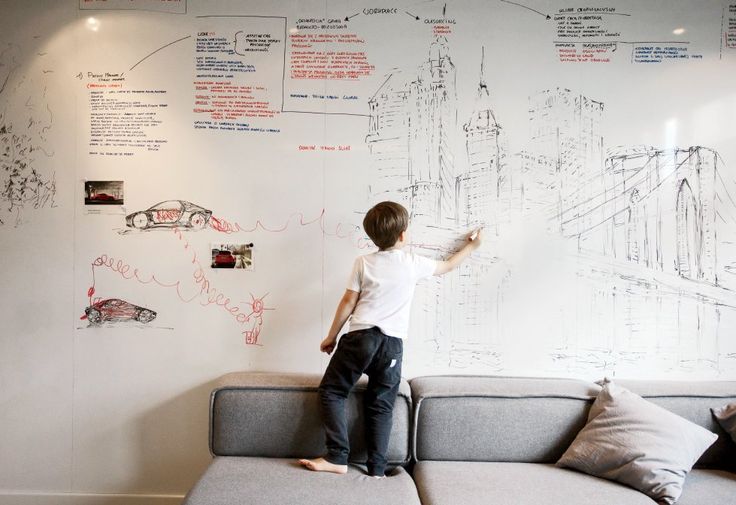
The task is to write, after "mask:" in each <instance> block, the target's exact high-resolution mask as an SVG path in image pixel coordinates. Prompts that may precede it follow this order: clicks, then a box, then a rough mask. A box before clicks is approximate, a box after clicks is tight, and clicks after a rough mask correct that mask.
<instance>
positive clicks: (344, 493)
mask: <svg viewBox="0 0 736 505" xmlns="http://www.w3.org/2000/svg"><path fill="white" fill-rule="evenodd" d="M248 503H257V504H259V505H286V504H298V505H311V504H314V505H325V504H334V505H340V504H345V505H348V504H350V505H386V504H389V503H391V504H397V505H420V504H419V496H418V495H417V489H416V486H415V485H414V482H413V481H412V479H411V477H410V476H409V474H407V473H406V471H405V470H404V469H403V468H401V467H397V468H396V469H395V470H393V471H392V472H391V473H390V474H389V476H388V477H386V478H385V479H376V478H374V477H369V476H368V475H366V474H365V473H364V472H363V471H362V470H360V469H359V468H356V467H354V466H350V467H349V470H348V473H347V474H346V475H336V474H332V473H322V472H311V471H309V470H306V469H305V468H302V467H301V466H300V465H299V463H298V462H297V461H296V460H294V459H282V458H248V457H224V456H223V457H216V458H215V459H214V460H213V462H212V464H211V465H210V466H209V468H208V469H207V471H206V472H205V473H204V475H203V476H202V478H200V479H199V481H198V482H197V484H196V485H195V486H194V487H193V488H192V490H191V491H190V492H189V494H187V496H186V498H185V499H184V502H183V505H244V504H248Z"/></svg>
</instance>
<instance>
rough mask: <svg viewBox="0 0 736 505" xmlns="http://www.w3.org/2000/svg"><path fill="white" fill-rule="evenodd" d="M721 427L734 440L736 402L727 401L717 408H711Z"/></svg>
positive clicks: (735, 439) (735, 440)
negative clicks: (727, 402) (726, 403)
mask: <svg viewBox="0 0 736 505" xmlns="http://www.w3.org/2000/svg"><path fill="white" fill-rule="evenodd" d="M711 410H712V411H713V415H714V416H715V417H716V419H717V420H718V424H720V425H721V428H723V429H724V430H726V431H727V432H728V434H729V435H731V438H732V439H733V441H734V442H736V403H729V404H728V405H724V406H723V407H720V408H717V409H711Z"/></svg>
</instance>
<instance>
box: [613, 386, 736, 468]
mask: <svg viewBox="0 0 736 505" xmlns="http://www.w3.org/2000/svg"><path fill="white" fill-rule="evenodd" d="M616 384H618V385H619V386H622V387H625V388H626V389H628V390H630V391H632V392H634V393H636V394H638V395H639V396H641V397H642V398H645V399H646V400H648V401H650V402H652V403H655V404H657V405H659V406H660V407H662V408H665V409H667V410H669V411H670V412H673V413H675V414H677V415H678V416H681V417H684V418H685V419H687V420H688V421H691V422H693V423H695V424H698V425H700V426H702V427H703V428H705V429H707V430H710V431H712V432H713V433H716V434H717V435H718V440H716V441H715V442H714V443H713V445H711V446H710V447H709V448H708V450H707V451H705V453H703V455H702V456H701V457H700V459H699V460H698V461H697V463H696V464H695V466H696V467H697V468H717V469H728V470H732V471H733V470H736V444H735V443H734V442H733V440H732V439H731V437H730V435H729V434H728V433H726V432H725V431H724V430H723V428H721V426H720V425H719V424H718V422H717V421H716V420H715V418H714V417H713V415H712V413H711V410H710V409H711V408H717V407H722V406H724V405H726V404H729V403H735V402H736V381H695V382H678V381H631V380H618V381H616Z"/></svg>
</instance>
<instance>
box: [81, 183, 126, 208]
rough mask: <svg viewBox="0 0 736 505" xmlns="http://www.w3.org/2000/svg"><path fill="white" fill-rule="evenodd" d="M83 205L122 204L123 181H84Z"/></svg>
mask: <svg viewBox="0 0 736 505" xmlns="http://www.w3.org/2000/svg"><path fill="white" fill-rule="evenodd" d="M84 204H85V205H123V181H85V183H84Z"/></svg>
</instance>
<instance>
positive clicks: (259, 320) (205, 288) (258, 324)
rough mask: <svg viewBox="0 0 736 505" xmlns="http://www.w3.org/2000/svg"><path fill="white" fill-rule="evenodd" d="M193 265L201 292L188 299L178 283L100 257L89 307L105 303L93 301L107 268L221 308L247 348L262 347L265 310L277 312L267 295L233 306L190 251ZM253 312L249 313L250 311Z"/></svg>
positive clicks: (185, 243) (89, 291) (95, 263)
mask: <svg viewBox="0 0 736 505" xmlns="http://www.w3.org/2000/svg"><path fill="white" fill-rule="evenodd" d="M172 231H173V232H174V234H175V235H176V236H177V237H178V238H179V240H180V241H182V242H183V248H184V250H185V251H189V250H190V249H191V247H190V244H189V241H187V240H186V238H184V234H183V233H182V232H181V231H180V230H179V229H178V228H174V229H173V230H172ZM191 253H192V256H191V261H190V263H191V264H192V265H194V266H195V268H194V271H193V272H192V280H193V281H194V283H195V284H196V285H197V286H198V287H199V290H198V292H196V293H195V294H194V295H193V296H190V297H186V296H184V295H182V292H181V288H182V281H175V282H162V281H160V280H159V279H157V278H156V276H155V275H153V274H151V275H142V274H141V272H140V270H139V269H137V268H133V267H132V266H131V265H130V264H128V263H126V262H125V261H123V260H121V259H117V260H116V259H115V258H113V257H111V256H108V255H107V254H102V255H100V256H98V257H97V258H96V259H95V260H94V261H93V262H92V264H91V267H92V285H91V286H90V287H89V288H88V289H87V296H88V297H89V305H90V306H91V305H93V304H94V303H96V302H99V301H100V300H102V298H100V297H96V298H93V297H94V295H95V293H96V291H97V288H96V285H97V280H96V270H97V269H98V268H105V269H107V270H110V271H111V272H113V273H115V274H118V275H119V276H120V277H122V278H123V279H125V280H132V281H136V282H138V283H140V284H143V285H151V284H155V285H158V286H161V287H164V288H175V289H176V294H177V296H178V298H179V299H180V300H181V301H182V302H183V303H191V302H193V301H195V300H197V299H199V303H200V305H202V306H203V307H208V306H215V307H220V308H221V309H222V310H224V311H225V312H226V313H228V314H229V315H230V316H231V317H232V318H234V319H235V321H236V322H237V323H238V324H239V325H240V326H241V328H243V329H242V330H241V334H242V335H243V336H244V337H245V342H246V344H249V345H261V344H259V343H258V338H259V336H260V334H261V330H262V328H263V313H264V311H266V310H276V309H275V308H272V307H266V306H265V304H264V302H263V299H264V298H265V297H266V296H267V295H268V293H267V294H266V295H263V296H262V297H260V298H256V297H255V296H254V295H253V294H252V293H251V301H250V302H248V303H246V308H245V309H244V308H241V307H240V305H239V304H233V303H232V301H231V298H230V297H227V296H226V295H225V294H223V293H222V292H221V291H219V290H218V288H216V287H215V286H213V285H212V283H211V282H210V280H209V279H208V278H207V274H206V273H205V272H206V271H207V270H206V269H205V268H204V267H202V264H201V263H200V262H199V259H198V258H197V253H196V252H194V251H193V250H192V251H191ZM248 310H249V311H250V312H247V311H248Z"/></svg>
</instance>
